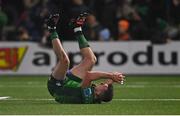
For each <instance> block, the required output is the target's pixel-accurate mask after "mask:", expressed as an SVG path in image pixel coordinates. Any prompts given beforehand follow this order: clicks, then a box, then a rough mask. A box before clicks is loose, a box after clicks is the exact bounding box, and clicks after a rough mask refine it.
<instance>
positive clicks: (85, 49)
mask: <svg viewBox="0 0 180 116" xmlns="http://www.w3.org/2000/svg"><path fill="white" fill-rule="evenodd" d="M85 18H86V14H81V15H80V16H79V17H78V18H77V19H76V20H74V22H73V25H74V33H75V36H76V39H77V41H78V44H79V48H80V52H81V54H82V57H83V59H82V61H81V62H80V64H78V65H76V66H74V67H73V68H72V69H71V72H72V73H73V74H74V75H76V76H78V77H80V78H84V77H85V76H86V73H87V71H90V70H92V67H93V66H94V64H95V63H96V57H95V55H94V53H93V51H92V49H91V48H90V46H89V44H88V41H87V40H86V38H85V37H84V35H83V33H82V28H81V26H82V25H83V24H84V22H85Z"/></svg>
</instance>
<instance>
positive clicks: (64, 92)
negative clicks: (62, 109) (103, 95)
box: [48, 72, 95, 104]
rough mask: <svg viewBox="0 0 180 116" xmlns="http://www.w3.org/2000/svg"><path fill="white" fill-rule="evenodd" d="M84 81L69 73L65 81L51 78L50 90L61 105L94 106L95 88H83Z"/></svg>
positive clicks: (49, 82)
mask: <svg viewBox="0 0 180 116" xmlns="http://www.w3.org/2000/svg"><path fill="white" fill-rule="evenodd" d="M81 82H82V80H81V79H80V78H78V77H76V76H74V75H73V74H72V73H71V72H67V75H66V79H65V80H64V81H58V80H55V79H54V78H52V77H51V79H50V80H48V90H49V92H50V94H51V95H52V96H53V97H54V98H55V100H56V101H57V102H59V103H76V104H82V103H84V104H92V103H95V100H94V87H93V86H90V87H87V88H81Z"/></svg>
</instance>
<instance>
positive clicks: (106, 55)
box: [0, 41, 180, 75]
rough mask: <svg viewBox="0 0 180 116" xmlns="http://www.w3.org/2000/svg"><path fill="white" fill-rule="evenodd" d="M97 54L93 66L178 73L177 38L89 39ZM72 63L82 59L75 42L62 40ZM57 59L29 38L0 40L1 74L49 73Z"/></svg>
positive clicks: (144, 72)
mask: <svg viewBox="0 0 180 116" xmlns="http://www.w3.org/2000/svg"><path fill="white" fill-rule="evenodd" d="M90 45H91V47H92V49H93V51H94V53H95V55H96V56H97V63H96V65H95V67H94V68H93V70H98V71H121V72H123V73H125V74H180V49H179V46H180V42H171V43H169V44H162V45H152V44H151V43H150V42H134V41H131V42H90ZM63 46H64V48H65V50H66V52H67V54H68V55H69V58H70V61H71V66H73V65H76V64H78V63H79V62H80V61H81V58H82V57H81V55H80V52H79V48H78V44H77V42H64V43H63ZM56 62H57V58H56V56H55V54H54V52H53V51H52V49H48V48H44V47H41V46H39V44H37V43H29V42H20V43H18V42H1V43H0V75H10V74H11V75H16V74H17V75H49V74H50V73H51V71H52V69H53V67H54V66H55V64H56Z"/></svg>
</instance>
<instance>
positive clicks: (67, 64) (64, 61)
mask: <svg viewBox="0 0 180 116" xmlns="http://www.w3.org/2000/svg"><path fill="white" fill-rule="evenodd" d="M61 62H62V63H63V64H65V65H66V66H69V65H70V60H69V58H68V56H66V55H65V56H63V57H62V58H61Z"/></svg>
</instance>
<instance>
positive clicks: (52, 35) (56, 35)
mask: <svg viewBox="0 0 180 116" xmlns="http://www.w3.org/2000/svg"><path fill="white" fill-rule="evenodd" d="M56 38H59V36H58V33H57V32H56V31H54V32H52V33H51V35H50V39H51V40H53V39H56Z"/></svg>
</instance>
